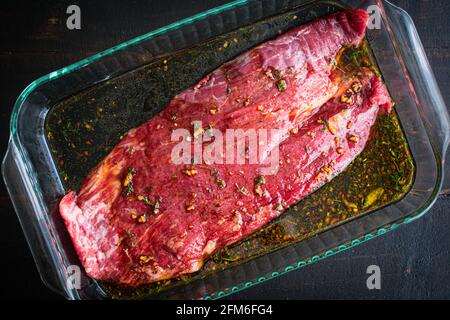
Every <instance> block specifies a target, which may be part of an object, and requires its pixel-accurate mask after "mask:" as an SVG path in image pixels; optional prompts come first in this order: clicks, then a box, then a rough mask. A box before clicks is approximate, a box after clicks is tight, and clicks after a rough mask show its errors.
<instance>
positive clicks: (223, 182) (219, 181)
mask: <svg viewBox="0 0 450 320" xmlns="http://www.w3.org/2000/svg"><path fill="white" fill-rule="evenodd" d="M216 183H217V185H218V186H219V188H220V189H223V188H225V187H226V186H227V184H226V183H225V181H224V180H222V179H219V178H217V180H216Z"/></svg>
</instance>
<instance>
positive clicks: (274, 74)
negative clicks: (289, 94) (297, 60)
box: [273, 70, 282, 79]
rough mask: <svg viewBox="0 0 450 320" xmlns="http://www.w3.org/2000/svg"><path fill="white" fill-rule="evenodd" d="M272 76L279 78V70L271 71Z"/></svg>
mask: <svg viewBox="0 0 450 320" xmlns="http://www.w3.org/2000/svg"><path fill="white" fill-rule="evenodd" d="M273 76H274V77H275V79H281V76H282V74H281V71H280V70H274V71H273Z"/></svg>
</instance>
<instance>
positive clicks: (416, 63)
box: [384, 1, 450, 164]
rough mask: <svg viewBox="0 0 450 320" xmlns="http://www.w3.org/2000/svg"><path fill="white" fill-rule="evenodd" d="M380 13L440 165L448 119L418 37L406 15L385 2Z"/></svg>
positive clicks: (449, 133)
mask: <svg viewBox="0 0 450 320" xmlns="http://www.w3.org/2000/svg"><path fill="white" fill-rule="evenodd" d="M384 10H385V12H386V16H387V19H388V23H389V26H390V28H391V30H390V31H391V32H392V33H393V34H395V38H396V39H397V41H396V42H394V43H402V45H401V46H397V48H395V49H396V50H398V51H399V52H400V54H401V55H402V57H403V61H404V64H405V65H404V66H403V67H404V68H405V69H406V71H407V72H406V75H407V76H409V80H410V82H411V84H412V86H411V87H412V89H413V92H414V93H415V96H416V100H417V103H418V106H419V110H420V111H421V117H422V119H423V121H424V123H425V125H426V129H427V132H428V135H429V138H430V140H431V142H432V144H433V148H434V152H435V153H436V154H437V155H438V156H439V158H440V159H441V160H442V164H444V162H445V154H446V150H447V148H448V145H449V137H450V118H449V114H448V111H447V107H446V105H445V102H444V99H443V98H442V95H441V92H440V90H439V86H438V85H437V82H436V79H435V77H434V74H433V71H432V69H431V66H430V63H429V62H428V59H427V56H426V54H425V50H424V48H423V45H422V42H421V41H420V37H419V34H418V32H417V29H416V27H415V26H414V22H413V20H412V18H411V17H410V16H409V14H408V13H407V12H406V11H404V10H403V9H401V8H399V7H397V6H395V5H393V4H391V3H390V2H388V1H384Z"/></svg>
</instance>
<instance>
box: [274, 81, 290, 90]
mask: <svg viewBox="0 0 450 320" xmlns="http://www.w3.org/2000/svg"><path fill="white" fill-rule="evenodd" d="M276 85H277V89H278V91H280V92H283V91H286V89H287V84H286V81H285V80H283V79H281V80H279V81H277V83H276Z"/></svg>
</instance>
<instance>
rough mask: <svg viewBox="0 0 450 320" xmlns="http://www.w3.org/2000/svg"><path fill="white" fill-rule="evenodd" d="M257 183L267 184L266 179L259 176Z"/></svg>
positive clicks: (256, 179)
mask: <svg viewBox="0 0 450 320" xmlns="http://www.w3.org/2000/svg"><path fill="white" fill-rule="evenodd" d="M255 183H256V184H257V185H261V184H265V183H266V178H264V176H258V177H256V178H255Z"/></svg>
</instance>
